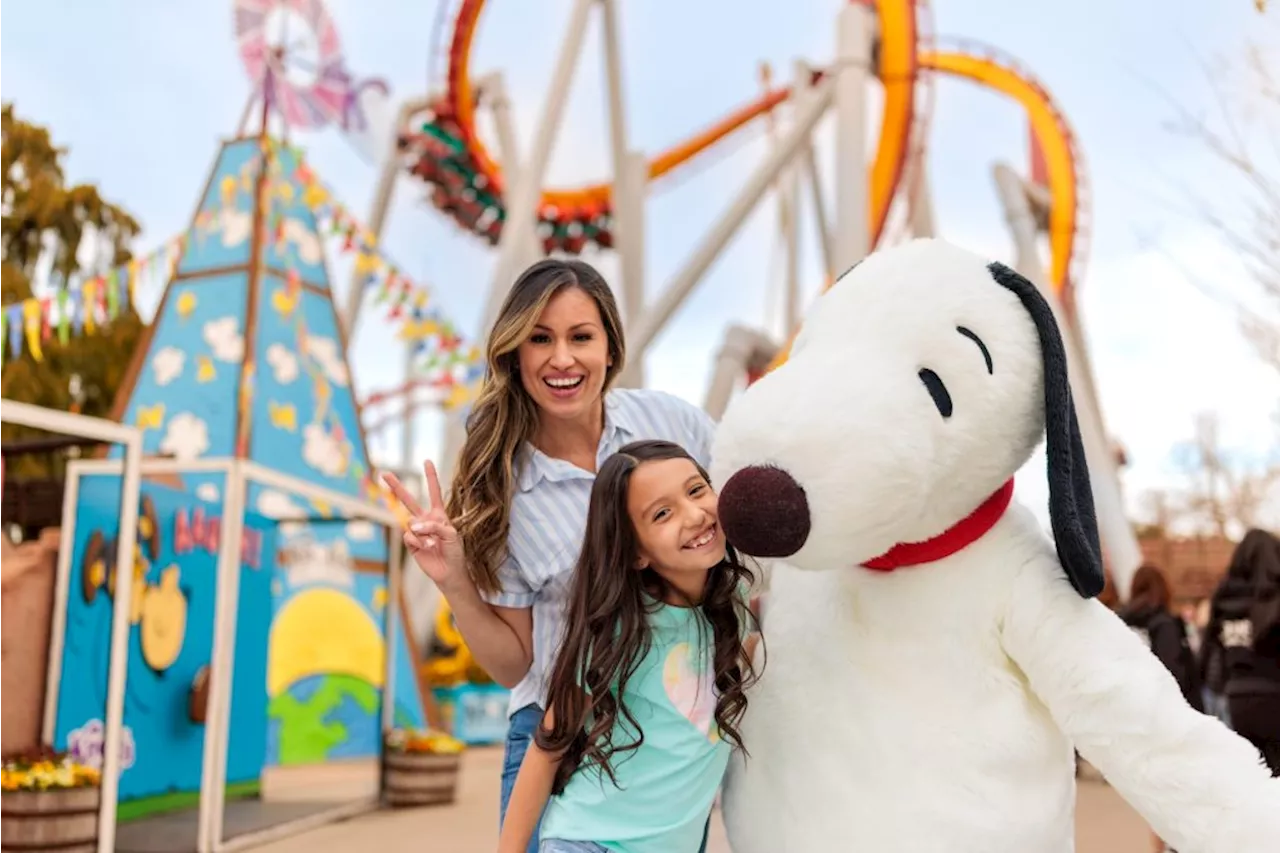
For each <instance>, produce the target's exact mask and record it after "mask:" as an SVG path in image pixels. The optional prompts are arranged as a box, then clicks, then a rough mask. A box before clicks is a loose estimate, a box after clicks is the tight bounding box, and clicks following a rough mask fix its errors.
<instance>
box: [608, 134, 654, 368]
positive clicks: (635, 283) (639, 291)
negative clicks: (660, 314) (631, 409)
mask: <svg viewBox="0 0 1280 853" xmlns="http://www.w3.org/2000/svg"><path fill="white" fill-rule="evenodd" d="M618 184H621V185H623V186H624V187H625V192H623V193H622V194H621V195H619V194H618V191H617V186H618ZM614 187H615V189H614V197H613V198H614V239H615V240H621V241H623V246H624V249H625V251H624V253H623V255H622V281H623V284H624V288H623V291H622V296H623V305H622V310H623V312H624V318H625V320H624V322H625V324H626V328H627V330H628V335H627V337H628V340H627V366H626V369H625V370H624V371H623V373H622V375H621V376H619V377H618V384H619V385H621V386H622V387H625V388H643V387H644V381H645V370H644V357H645V348H639V347H635V346H634V345H633V344H632V341H631V340H630V330H631V329H634V328H635V327H636V325H637V324H638V323H639V322H640V321H641V318H642V317H643V316H644V303H645V267H646V264H645V230H646V229H645V195H646V194H647V192H648V188H649V160H648V158H647V157H645V156H644V154H643V153H641V152H639V151H632V152H630V153H628V154H627V156H626V157H625V158H624V168H623V169H622V172H621V174H620V175H619V180H618V181H617V182H616V183H615V185H614ZM624 229H625V230H624Z"/></svg>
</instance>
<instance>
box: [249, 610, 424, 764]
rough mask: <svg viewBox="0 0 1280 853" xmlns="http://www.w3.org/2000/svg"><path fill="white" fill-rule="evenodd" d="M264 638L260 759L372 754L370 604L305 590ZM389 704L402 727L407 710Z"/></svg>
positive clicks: (373, 635)
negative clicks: (265, 664) (264, 738)
mask: <svg viewBox="0 0 1280 853" xmlns="http://www.w3.org/2000/svg"><path fill="white" fill-rule="evenodd" d="M270 644H271V651H270V656H269V665H268V671H267V694H268V696H269V699H268V703H267V763H268V764H279V765H291V764H313V763H317V762H322V761H329V760H333V759H338V758H356V757H368V756H371V755H376V754H378V752H379V749H380V746H381V736H380V732H381V725H380V722H381V714H382V701H381V697H382V680H383V665H384V655H385V649H384V643H383V639H382V633H381V630H380V627H379V626H378V625H377V623H376V622H375V621H374V619H373V615H372V614H371V613H370V612H369V610H367V609H366V607H364V606H362V604H361V603H360V602H359V601H358V600H357V598H356V597H354V596H353V595H352V594H351V593H350V592H348V591H345V590H338V589H333V588H330V587H313V588H310V589H305V590H303V591H301V592H299V593H298V594H296V595H294V596H292V597H291V598H290V599H289V600H288V601H286V602H285V603H284V604H283V605H282V606H281V608H280V611H279V613H277V615H276V618H275V621H274V622H273V624H272V629H271V640H270ZM396 705H397V707H396V714H395V721H396V723H397V724H398V725H404V724H406V721H408V720H410V719H412V716H411V711H410V709H409V707H408V706H407V705H405V704H403V702H402V701H398V702H397V703H396Z"/></svg>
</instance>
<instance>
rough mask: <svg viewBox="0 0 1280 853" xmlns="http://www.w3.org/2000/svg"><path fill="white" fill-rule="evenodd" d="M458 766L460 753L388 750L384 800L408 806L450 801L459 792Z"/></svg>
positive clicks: (460, 759)
mask: <svg viewBox="0 0 1280 853" xmlns="http://www.w3.org/2000/svg"><path fill="white" fill-rule="evenodd" d="M461 767H462V755H461V754H444V753H432V752H398V751H394V750H388V751H387V753H386V777H385V785H384V789H385V791H386V799H387V804H388V805H390V806H395V807H407V806H436V805H445V804H447V803H452V802H453V801H454V800H455V799H456V798H457V795H458V771H459V770H460V769H461Z"/></svg>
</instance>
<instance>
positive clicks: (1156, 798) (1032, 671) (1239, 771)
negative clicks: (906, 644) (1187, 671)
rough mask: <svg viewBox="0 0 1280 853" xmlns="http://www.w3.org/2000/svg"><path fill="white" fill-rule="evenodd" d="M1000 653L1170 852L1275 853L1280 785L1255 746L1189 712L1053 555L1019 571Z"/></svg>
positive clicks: (1136, 644)
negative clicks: (1075, 586)
mask: <svg viewBox="0 0 1280 853" xmlns="http://www.w3.org/2000/svg"><path fill="white" fill-rule="evenodd" d="M1002 643H1003V645H1004V649H1005V651H1006V653H1007V654H1008V655H1009V657H1010V658H1012V659H1013V661H1014V662H1015V663H1016V664H1017V665H1018V666H1019V668H1021V669H1022V671H1023V672H1024V673H1025V674H1026V677H1027V680H1028V682H1029V684H1030V689H1031V691H1032V692H1033V693H1034V694H1035V695H1036V696H1037V697H1038V698H1039V699H1040V701H1041V702H1043V703H1044V705H1045V706H1046V707H1047V708H1048V710H1049V713H1050V714H1051V715H1052V716H1053V719H1054V720H1055V722H1056V723H1057V724H1058V726H1059V727H1060V728H1061V729H1062V730H1063V731H1064V732H1065V733H1066V734H1067V736H1068V737H1069V738H1070V739H1071V740H1072V741H1074V743H1075V745H1076V748H1077V749H1078V750H1079V752H1080V754H1081V755H1082V756H1084V757H1085V759H1087V760H1088V761H1089V763H1090V764H1092V765H1094V766H1095V767H1097V768H1098V769H1099V770H1100V771H1101V772H1102V774H1103V775H1104V776H1105V777H1106V778H1107V781H1108V782H1110V783H1111V785H1112V786H1113V787H1114V788H1115V789H1116V790H1117V791H1119V792H1120V794H1121V796H1123V797H1124V798H1125V799H1126V800H1127V801H1128V802H1129V803H1130V804H1131V805H1132V806H1133V807H1134V808H1135V809H1137V811H1138V812H1139V813H1140V814H1141V815H1142V817H1143V818H1145V819H1146V821H1147V822H1148V823H1149V824H1150V825H1151V827H1152V829H1154V830H1155V831H1156V832H1157V833H1158V834H1159V835H1160V837H1161V838H1163V839H1165V841H1166V842H1167V843H1168V844H1170V845H1171V846H1172V847H1174V848H1175V849H1177V850H1179V851H1185V853H1275V851H1280V779H1272V778H1271V777H1270V774H1269V773H1268V771H1267V769H1266V768H1265V766H1264V765H1263V764H1262V760H1261V757H1260V756H1259V754H1258V752H1257V750H1256V749H1255V748H1254V747H1253V745H1252V744H1250V743H1249V742H1248V741H1246V740H1244V739H1243V738H1241V737H1239V736H1238V735H1236V734H1235V733H1234V732H1232V731H1231V730H1230V729H1228V728H1227V727H1226V726H1224V725H1223V724H1222V723H1221V722H1220V721H1219V720H1217V719H1216V718H1214V717H1209V716H1205V715H1204V714H1201V713H1199V712H1197V711H1195V710H1193V709H1192V708H1191V707H1190V706H1189V705H1188V704H1187V702H1186V700H1185V699H1184V698H1183V696H1182V692H1181V690H1180V689H1179V688H1178V684H1177V682H1176V681H1175V680H1174V677H1173V675H1171V674H1170V673H1169V671H1168V670H1167V669H1165V667H1164V666H1163V665H1162V664H1161V663H1160V661H1159V660H1158V659H1157V658H1156V656H1155V655H1153V654H1152V653H1151V651H1150V650H1149V649H1148V648H1147V647H1146V646H1145V645H1143V643H1142V642H1141V640H1139V639H1138V637H1137V636H1136V635H1135V634H1134V633H1133V632H1132V631H1131V630H1130V629H1129V628H1128V627H1127V626H1126V625H1125V624H1124V622H1122V621H1121V620H1120V619H1119V618H1118V617H1117V616H1116V615H1115V614H1113V613H1111V611H1109V610H1107V608H1106V607H1104V606H1103V605H1102V604H1101V603H1099V602H1098V601H1096V600H1093V599H1088V600H1086V599H1083V598H1081V597H1080V596H1079V595H1078V594H1077V593H1076V592H1075V590H1073V589H1072V588H1071V585H1070V584H1069V583H1068V582H1067V579H1066V576H1065V574H1064V572H1063V570H1062V567H1061V566H1060V565H1059V564H1058V563H1057V561H1056V560H1054V559H1052V558H1051V557H1049V556H1048V555H1040V556H1037V557H1035V558H1033V559H1032V560H1031V561H1030V562H1028V563H1027V564H1026V565H1024V566H1023V567H1022V568H1021V569H1020V570H1019V572H1018V574H1017V576H1016V578H1015V580H1014V585H1013V589H1012V590H1011V594H1010V597H1009V605H1008V611H1007V612H1006V613H1005V618H1004V624H1003V626H1002Z"/></svg>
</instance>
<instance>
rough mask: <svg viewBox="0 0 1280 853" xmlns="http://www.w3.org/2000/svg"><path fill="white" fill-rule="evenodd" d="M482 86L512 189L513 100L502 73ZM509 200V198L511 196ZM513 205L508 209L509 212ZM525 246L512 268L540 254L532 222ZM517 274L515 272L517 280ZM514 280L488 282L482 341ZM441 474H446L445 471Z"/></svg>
mask: <svg viewBox="0 0 1280 853" xmlns="http://www.w3.org/2000/svg"><path fill="white" fill-rule="evenodd" d="M478 85H479V86H481V87H482V88H483V91H484V97H485V102H486V103H488V105H489V111H490V112H491V113H492V115H493V124H494V127H495V129H496V130H497V134H498V160H499V164H500V165H501V166H502V174H503V176H504V177H505V178H506V182H507V190H508V192H509V191H510V189H511V187H512V186H514V185H515V184H516V183H518V182H519V180H520V150H519V148H518V147H517V145H516V129H515V122H514V121H513V120H512V117H511V100H510V99H509V98H508V97H507V86H506V81H505V80H504V79H503V77H502V75H501V74H500V73H497V72H495V73H493V74H491V75H489V76H488V77H486V78H485V79H484V80H483V81H482V82H481V83H480V84H478ZM508 200H510V198H509V197H508ZM509 210H510V208H508V211H509ZM510 228H512V224H511V217H510V213H508V216H507V220H506V222H504V223H503V226H502V238H501V239H507V231H508V229H510ZM518 237H520V235H518V234H516V233H514V232H512V234H511V235H510V238H511V239H513V240H515V239H517V238H518ZM521 242H522V243H523V246H522V247H521V248H518V249H516V250H513V251H515V254H516V261H515V263H514V264H513V265H512V269H513V270H523V269H524V268H525V267H526V266H528V265H529V264H532V263H533V262H534V260H535V259H537V258H538V257H539V256H540V255H541V254H542V252H541V250H540V249H539V248H538V237H537V234H536V233H535V232H534V230H533V227H532V224H530V227H528V228H526V229H525V231H524V235H523V241H521ZM514 276H515V273H514V272H513V273H512V278H513V279H514ZM511 285H512V281H498V280H497V279H494V281H493V282H492V283H490V285H489V298H488V300H487V301H486V302H485V309H484V314H483V315H481V318H480V331H479V336H480V339H481V340H484V339H485V338H487V337H488V334H489V328H490V327H491V326H492V325H493V322H494V321H495V320H497V319H498V312H499V311H501V310H502V303H503V302H504V301H505V300H506V298H507V293H508V292H509V291H510V290H511ZM441 473H442V476H443V472H441Z"/></svg>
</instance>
